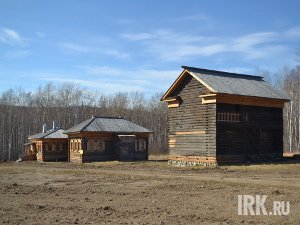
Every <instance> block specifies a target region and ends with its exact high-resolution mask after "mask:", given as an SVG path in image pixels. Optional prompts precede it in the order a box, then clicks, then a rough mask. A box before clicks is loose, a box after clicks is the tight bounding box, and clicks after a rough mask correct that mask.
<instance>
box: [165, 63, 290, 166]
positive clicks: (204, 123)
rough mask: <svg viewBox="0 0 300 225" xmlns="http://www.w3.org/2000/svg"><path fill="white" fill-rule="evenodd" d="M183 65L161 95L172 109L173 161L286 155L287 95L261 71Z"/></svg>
mask: <svg viewBox="0 0 300 225" xmlns="http://www.w3.org/2000/svg"><path fill="white" fill-rule="evenodd" d="M182 68H183V71H182V73H181V74H180V75H179V77H178V78H177V79H176V80H175V82H174V83H173V84H172V86H171V87H170V88H169V89H168V91H167V92H166V93H165V94H164V96H163V97H162V98H161V100H162V101H164V102H167V103H168V108H169V112H168V115H169V151H170V153H169V163H170V164H172V165H178V166H184V165H198V164H200V165H203V164H205V165H210V164H223V163H243V162H249V161H253V162H257V161H270V160H276V159H278V158H280V157H282V155H283V107H284V103H285V102H287V101H288V98H287V97H286V96H285V95H284V94H282V93H281V92H280V91H278V90H276V89H274V88H273V87H272V86H271V85H270V84H268V83H267V82H266V81H264V80H263V77H260V76H252V75H244V74H236V73H228V72H222V71H215V70H207V69H200V68H194V67H187V66H183V67H182Z"/></svg>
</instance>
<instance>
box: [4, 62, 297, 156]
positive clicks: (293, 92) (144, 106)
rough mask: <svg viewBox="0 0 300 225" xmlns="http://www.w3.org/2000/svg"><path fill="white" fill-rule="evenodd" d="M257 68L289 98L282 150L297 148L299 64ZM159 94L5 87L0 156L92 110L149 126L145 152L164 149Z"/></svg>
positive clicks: (18, 150) (71, 86)
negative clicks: (44, 126) (272, 69)
mask: <svg viewBox="0 0 300 225" xmlns="http://www.w3.org/2000/svg"><path fill="white" fill-rule="evenodd" d="M261 73H262V75H264V76H265V77H267V79H268V80H269V81H271V83H272V84H273V85H274V86H276V87H277V88H279V89H281V90H283V91H284V92H285V93H286V95H287V96H288V97H289V98H290V99H291V101H290V102H289V103H286V104H285V108H284V150H285V151H287V152H297V151H300V66H295V67H294V68H285V69H284V70H283V71H280V72H278V73H276V74H271V73H270V72H267V71H263V72H261ZM161 95H162V93H158V94H155V95H154V96H152V97H151V98H150V99H148V98H145V96H144V94H143V93H141V92H132V93H121V92H119V93H116V94H114V95H104V94H97V93H95V92H93V91H89V90H86V89H84V88H82V87H80V86H77V85H75V84H72V83H65V84H63V85H61V86H55V85H54V84H52V83H48V84H46V85H45V86H41V87H39V88H38V89H37V90H36V91H34V92H27V91H24V90H22V89H16V90H12V89H9V90H8V91H5V92H3V93H2V94H1V96H0V160H4V159H6V160H14V159H16V158H18V156H19V155H20V154H21V153H22V151H23V144H24V143H25V142H26V141H27V137H28V135H30V134H34V133H38V132H41V131H42V124H47V125H48V127H51V124H52V121H55V122H56V125H57V126H60V127H62V128H65V129H67V128H70V127H72V126H74V125H75V124H78V123H80V122H82V121H84V120H86V119H88V118H90V117H91V116H92V115H99V116H123V117H124V118H126V119H128V120H131V121H133V122H135V123H138V124H140V125H141V126H144V127H146V128H148V129H151V130H153V131H154V134H153V135H152V137H151V138H150V140H149V150H150V152H152V153H158V154H160V153H166V152H167V149H168V143H167V132H168V129H167V106H166V105H165V104H164V103H161V102H160V100H159V99H160V97H161Z"/></svg>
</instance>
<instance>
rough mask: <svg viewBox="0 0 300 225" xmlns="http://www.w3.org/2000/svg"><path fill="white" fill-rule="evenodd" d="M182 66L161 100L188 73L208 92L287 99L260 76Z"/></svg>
mask: <svg viewBox="0 0 300 225" xmlns="http://www.w3.org/2000/svg"><path fill="white" fill-rule="evenodd" d="M182 68H183V69H184V70H183V72H182V73H181V74H180V76H179V77H178V78H177V80H176V81H175V82H174V83H173V85H172V86H171V87H170V88H169V90H168V91H167V92H166V94H165V95H164V96H163V97H162V99H161V100H162V101H163V100H165V99H166V98H167V97H169V96H170V94H171V92H172V91H173V90H174V89H175V88H176V87H177V85H178V84H179V83H180V82H181V81H182V78H183V77H184V76H186V74H190V75H191V76H193V77H194V78H195V79H196V80H198V81H199V82H200V83H202V84H203V85H204V86H206V87H207V88H208V89H209V90H210V93H215V94H231V95H243V96H253V97H262V98H271V99H281V100H288V97H287V96H286V95H285V94H284V93H282V92H281V91H279V90H277V89H275V88H274V87H272V86H271V85H270V84H269V83H268V82H266V81H264V80H263V77H261V76H253V75H246V74H238V73H229V72H223V71H216V70H208V69H201V68H195V67H188V66H182Z"/></svg>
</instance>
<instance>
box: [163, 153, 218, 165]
mask: <svg viewBox="0 0 300 225" xmlns="http://www.w3.org/2000/svg"><path fill="white" fill-rule="evenodd" d="M169 160H175V161H185V162H206V163H216V157H213V156H180V155H169Z"/></svg>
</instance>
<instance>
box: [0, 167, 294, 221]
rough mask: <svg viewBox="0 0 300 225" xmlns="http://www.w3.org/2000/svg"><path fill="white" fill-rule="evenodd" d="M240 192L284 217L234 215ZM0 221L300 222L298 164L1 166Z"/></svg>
mask: <svg viewBox="0 0 300 225" xmlns="http://www.w3.org/2000/svg"><path fill="white" fill-rule="evenodd" d="M239 194H249V195H267V196H268V197H267V200H266V208H267V209H269V208H271V207H272V204H273V201H274V200H280V201H289V202H290V214H289V215H287V216H274V215H273V216H266V215H265V216H263V215H260V216H241V215H238V213H237V212H238V211H237V205H238V200H237V199H238V195H239ZM0 224H30V225H31V224H51V225H52V224H172V225H173V224H276V225H277V224H300V164H276V165H252V166H224V167H218V168H204V167H192V168H177V167H170V166H168V165H167V163H166V162H151V161H149V162H136V163H130V162H103V163H91V164H73V163H38V162H21V163H15V162H10V163H0Z"/></svg>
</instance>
